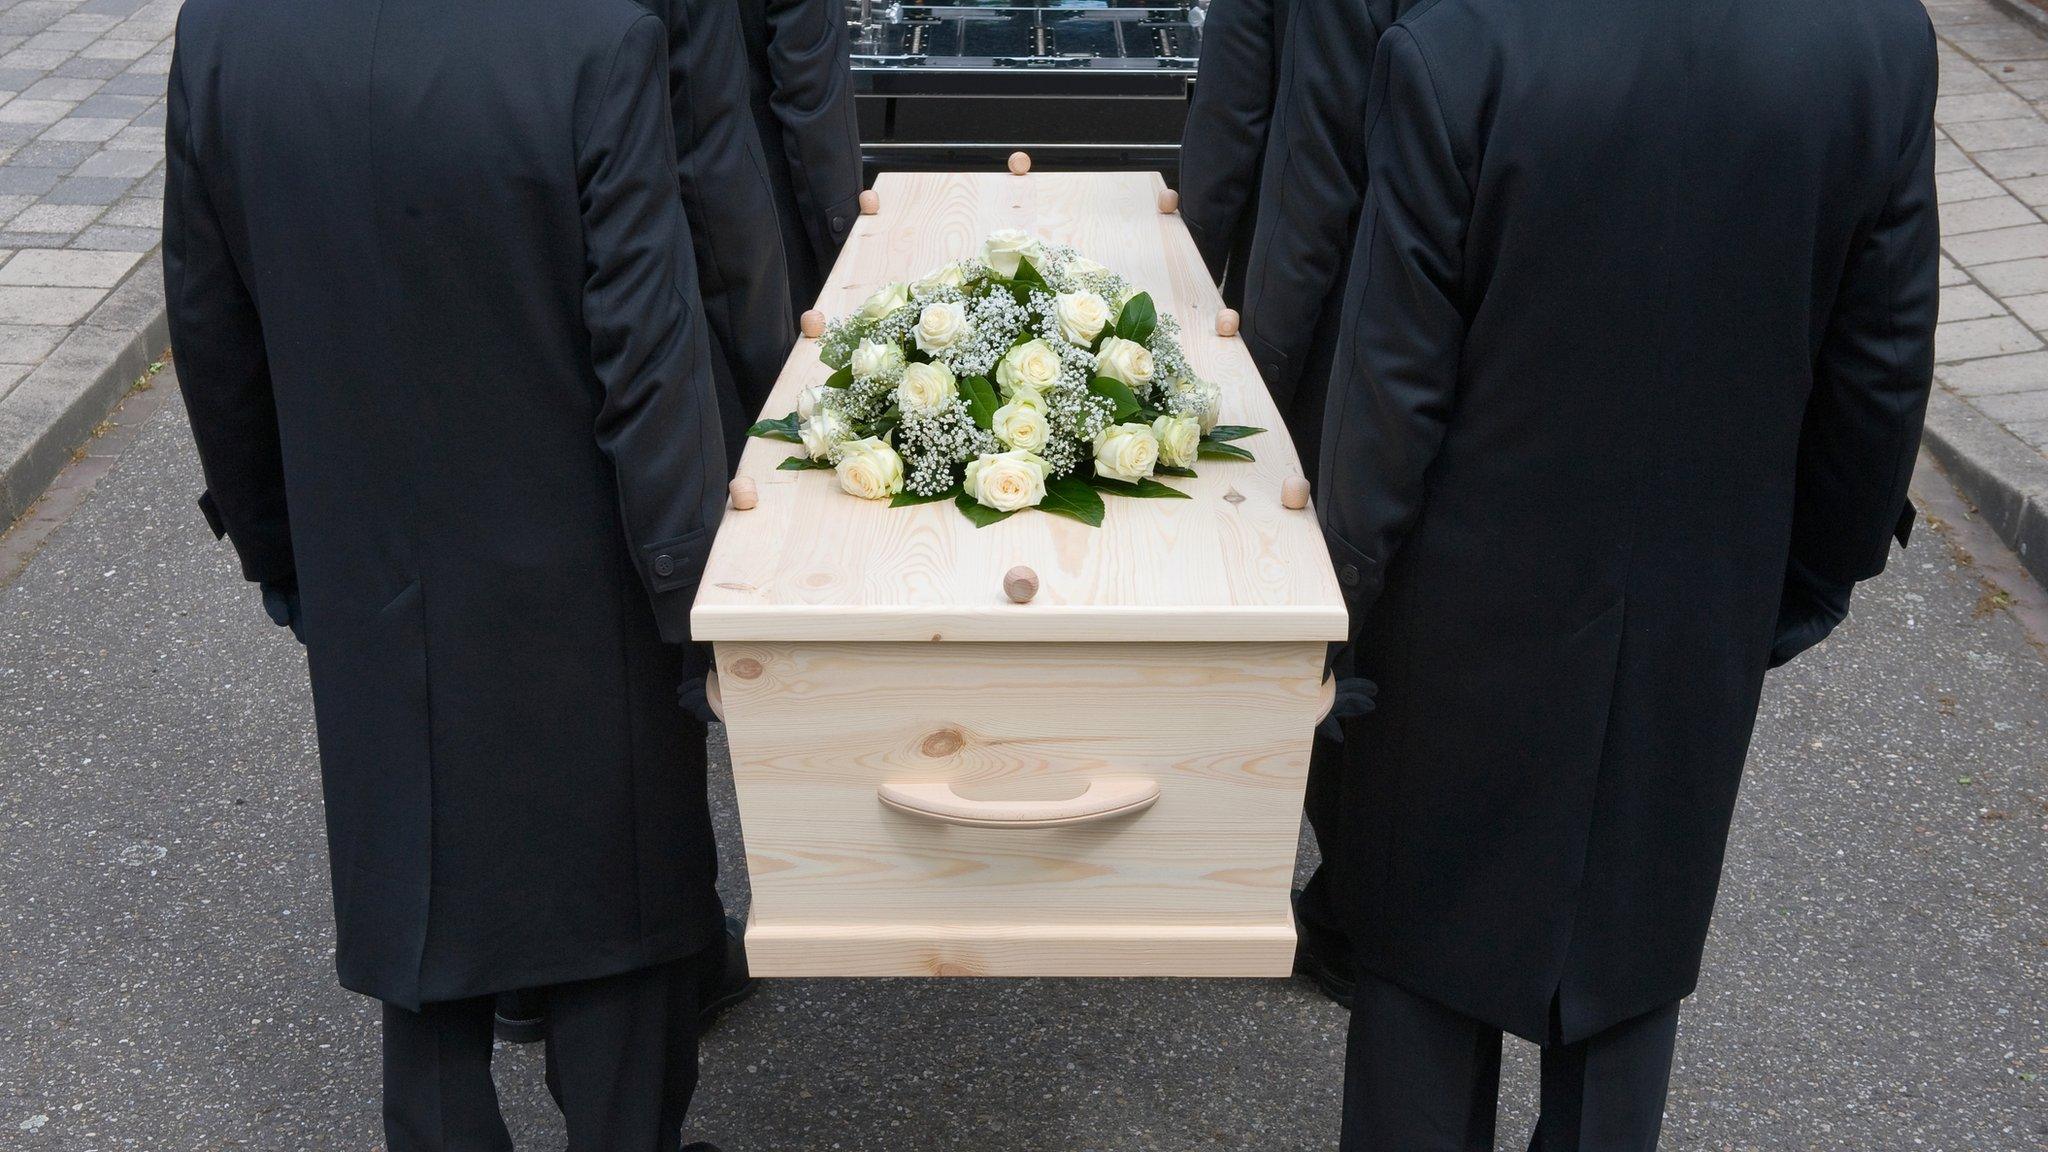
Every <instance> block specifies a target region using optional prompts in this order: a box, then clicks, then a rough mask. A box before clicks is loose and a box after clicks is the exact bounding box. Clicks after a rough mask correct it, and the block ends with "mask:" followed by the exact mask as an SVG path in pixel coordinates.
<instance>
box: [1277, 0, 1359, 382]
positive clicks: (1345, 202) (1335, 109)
mask: <svg viewBox="0 0 2048 1152" xmlns="http://www.w3.org/2000/svg"><path fill="white" fill-rule="evenodd" d="M1392 9H1393V4H1392V3H1391V0H1370V2H1364V3H1362V2H1360V0H1299V2H1298V3H1296V4H1295V6H1294V8H1293V10H1292V11H1293V14H1292V15H1291V16H1290V18H1289V22H1288V29H1287V44H1286V46H1285V48H1284V49H1283V51H1282V52H1281V65H1280V79H1279V83H1278V85H1277V91H1276V93H1275V96H1274V103H1273V125H1272V139H1271V141H1270V143H1269V144H1268V145H1267V151H1266V159H1265V166H1264V174H1263V177H1262V179H1263V181H1264V186H1265V187H1268V188H1272V189H1274V190H1275V191H1274V194H1273V195H1270V196H1261V197H1260V198H1259V207H1258V223H1257V225H1256V227H1255V228H1254V229H1253V233H1252V235H1253V240H1252V250H1251V261H1250V262H1251V268H1252V272H1251V275H1250V277H1249V278H1248V279H1247V280H1246V283H1245V299H1244V338H1245V341H1246V342H1247V343H1248V344H1249V345H1251V347H1252V355H1253V357H1254V358H1255V359H1256V360H1257V361H1258V363H1259V366H1260V370H1261V374H1262V375H1263V376H1264V377H1265V379H1266V386H1267V388H1268V389H1269V390H1271V392H1272V393H1273V400H1274V402H1275V403H1276V404H1278V405H1279V407H1280V410H1281V411H1282V412H1286V411H1288V410H1289V405H1290V404H1291V403H1292V402H1293V398H1294V392H1295V389H1296V387H1297V386H1298V384H1299V383H1300V379H1301V373H1302V371H1303V370H1304V367H1305V366H1306V364H1307V362H1308V361H1309V359H1310V356H1309V348H1310V345H1311V344H1313V343H1314V341H1315V339H1316V329H1317V327H1318V325H1317V317H1319V316H1334V315H1335V313H1336V309H1335V307H1333V306H1332V304H1333V301H1332V298H1333V297H1335V296H1337V295H1338V294H1340V293H1342V292H1343V291H1344V284H1343V283H1342V282H1341V281H1342V277H1343V274H1344V263H1345V261H1344V256H1345V253H1346V252H1348V251H1349V250H1350V247H1351V242H1352V237H1353V236H1354V235H1355V234H1356V232H1357V229H1358V219H1359V214H1360V212H1361V211H1362V208H1363V205H1364V202H1365V148H1364V146H1363V141H1364V140H1365V132H1366V117H1367V113H1368V110H1367V107H1366V103H1367V95H1368V93H1370V91H1371V89H1372V85H1371V72H1370V69H1371V66H1372V62H1373V60H1374V58H1375V56H1376V55H1377V48H1378V45H1379V39H1380V34H1381V33H1382V32H1384V31H1385V30H1386V28H1387V26H1388V25H1389V24H1391V23H1393V17H1394V13H1393V11H1392Z"/></svg>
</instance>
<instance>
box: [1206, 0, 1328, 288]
mask: <svg viewBox="0 0 2048 1152" xmlns="http://www.w3.org/2000/svg"><path fill="white" fill-rule="evenodd" d="M1297 2H1298V0H1214V2H1213V3H1211V4H1210V5H1209V9H1208V18H1207V19H1206V20H1205V21H1204V22H1203V24H1202V56H1201V61H1200V63H1199V64H1198V65H1197V66H1196V70H1195V91H1194V94H1193V95H1192V96H1191V97H1189V99H1188V119H1187V123H1186V125H1184V126H1183V127H1182V129H1181V138H1180V176H1179V183H1180V188H1179V191H1180V217H1181V221H1182V222H1183V223H1185V224H1186V225H1187V227H1188V234H1189V235H1191V236H1193V237H1194V241H1195V248H1196V249H1197V250H1198V251H1200V252H1201V254H1202V262H1203V263H1204V264H1206V265H1208V267H1209V275H1210V277H1211V278H1212V279H1214V280H1216V281H1217V282H1218V283H1219V284H1221V285H1222V288H1223V302H1224V303H1225V304H1228V305H1229V306H1231V307H1232V308H1240V307H1242V306H1243V303H1244V283H1245V275H1246V271H1247V262H1248V260H1249V259H1250V257H1251V250H1252V229H1253V225H1254V223H1255V222H1256V220H1257V218H1258V212H1259V173H1260V169H1261V165H1262V164H1263V162H1264V158H1265V155H1266V138H1267V133H1268V131H1269V129H1270V127H1271V125H1272V120H1273V101H1274V95H1275V88H1276V86H1277V85H1278V83H1279V77H1280V53H1281V46H1282V44H1283V43H1284V42H1285V38H1286V35H1287V14H1288V11H1289V9H1291V8H1292V7H1293V6H1294V5H1295V3H1297Z"/></svg>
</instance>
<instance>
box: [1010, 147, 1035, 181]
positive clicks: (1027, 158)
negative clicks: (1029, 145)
mask: <svg viewBox="0 0 2048 1152" xmlns="http://www.w3.org/2000/svg"><path fill="white" fill-rule="evenodd" d="M1029 171H1031V153H1029V152H1012V153H1010V175H1012V176H1022V175H1023V174H1025V173H1026V172H1029Z"/></svg>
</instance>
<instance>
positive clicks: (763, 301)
mask: <svg viewBox="0 0 2048 1152" xmlns="http://www.w3.org/2000/svg"><path fill="white" fill-rule="evenodd" d="M670 4H671V7H672V12H671V14H670V16H669V92H670V107H671V109H672V112H673V114H674V117H675V129H676V175H677V181H678V184H679V185H680V186H681V188H682V195H683V214H684V216H685V218H686V221H687V223H688V225H689V228H690V237H691V240H692V241H693V242H694V243H695V245H696V254H697V278H698V287H699V289H700V290H701V292H702V296H703V301H704V316H705V319H706V321H707V322H708V323H709V324H710V325H711V331H712V334H713V336H714V337H715V339H716V340H717V341H718V344H719V345H720V347H722V348H723V349H724V352H725V356H726V358H727V362H728V363H729V364H730V365H731V366H732V370H733V374H734V375H735V376H736V377H737V379H736V380H735V382H734V383H735V386H736V397H735V398H736V399H737V401H738V410H736V411H732V412H724V413H722V415H723V417H724V418H725V420H726V421H727V423H728V424H732V423H734V422H738V423H739V424H740V425H741V426H742V427H744V425H745V423H746V422H749V421H751V420H752V419H753V418H754V416H755V415H757V414H758V413H759V411H760V407H761V405H762V404H763V403H765V402H766V401H767V399H768V392H769V390H770V389H771V388H772V387H773V386H774V384H775V379H776V377H777V376H779V375H780V374H781V372H782V364H783V361H784V360H786V359H787V358H788V356H789V350H790V348H791V347H792V346H793V345H794V344H795V343H796V320H795V318H794V317H793V316H791V315H790V305H789V263H788V261H787V260H786V259H784V256H783V251H782V229H781V228H780V227H779V226H778V224H777V221H776V217H775V189H774V185H773V184H771V183H770V182H769V178H768V162H767V158H766V156H765V154H764V153H763V151H762V148H761V138H760V136H759V135H758V134H757V132H756V129H755V121H754V117H753V112H752V109H751V107H750V105H749V103H748V100H747V92H748V70H747V55H746V44H745V41H744V40H743V39H742V37H741V34H740V25H739V9H738V7H737V6H736V5H735V4H734V3H733V0H670ZM731 433H732V429H730V428H729V429H728V435H727V438H726V439H727V443H728V444H731V443H733V442H735V440H736V439H737V437H736V436H734V435H732V434H731ZM729 463H730V461H729Z"/></svg>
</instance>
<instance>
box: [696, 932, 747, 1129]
mask: <svg viewBox="0 0 2048 1152" xmlns="http://www.w3.org/2000/svg"><path fill="white" fill-rule="evenodd" d="M753 994H754V978H753V976H751V975H749V974H748V972H747V942H746V926H745V925H743V924H741V923H740V922H739V921H738V920H735V919H733V918H732V917H730V916H727V917H726V918H725V953H724V955H723V956H722V957H721V958H720V960H719V965H718V970H717V972H716V973H715V974H714V975H713V976H712V977H711V979H710V981H709V982H708V987H707V988H706V989H705V991H704V1003H703V1004H702V1005H701V1006H700V1007H699V1008H698V1009H697V1025H698V1027H700V1028H709V1027H711V1025H712V1023H713V1022H714V1021H716V1020H717V1019H718V1018H719V1017H720V1016H723V1015H725V1012H726V1010H727V1009H729V1008H731V1007H732V1006H733V1005H735V1004H737V1003H739V1002H740V1001H742V1000H745V999H746V998H747V997H749V996H752V995H753ZM704 1147H706V1148H710V1147H711V1146H710V1145H709V1144H706V1145H705V1146H704ZM683 1152H689V1149H687V1148H686V1149H684V1150H683ZM712 1152H717V1150H716V1149H712Z"/></svg>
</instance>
